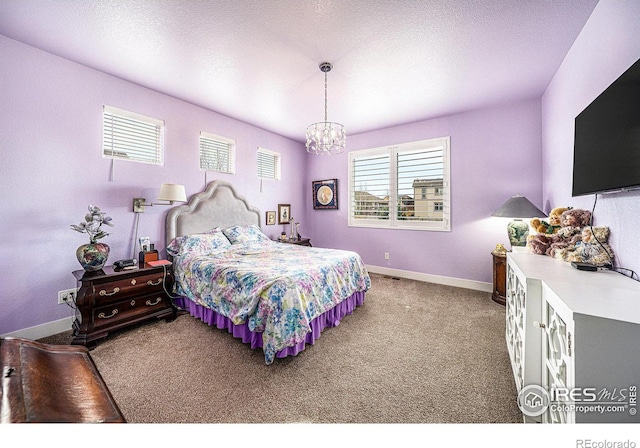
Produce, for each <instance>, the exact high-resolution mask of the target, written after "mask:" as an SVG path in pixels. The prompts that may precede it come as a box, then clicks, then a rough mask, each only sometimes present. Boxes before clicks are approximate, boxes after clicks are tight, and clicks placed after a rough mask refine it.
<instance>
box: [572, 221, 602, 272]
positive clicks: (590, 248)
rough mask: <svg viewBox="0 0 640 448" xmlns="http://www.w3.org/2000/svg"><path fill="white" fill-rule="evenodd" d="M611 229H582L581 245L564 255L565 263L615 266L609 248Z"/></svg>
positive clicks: (588, 227)
mask: <svg viewBox="0 0 640 448" xmlns="http://www.w3.org/2000/svg"><path fill="white" fill-rule="evenodd" d="M608 240H609V227H604V226H599V227H592V226H587V227H585V228H583V229H582V238H581V241H580V243H578V244H576V246H575V247H574V249H573V250H571V251H567V252H566V253H565V254H563V259H564V261H568V262H572V261H576V262H580V263H590V264H593V265H596V266H603V265H606V264H613V257H614V255H613V251H612V250H611V246H609V244H608V242H607V241H608Z"/></svg>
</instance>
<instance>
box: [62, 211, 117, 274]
mask: <svg viewBox="0 0 640 448" xmlns="http://www.w3.org/2000/svg"><path fill="white" fill-rule="evenodd" d="M103 224H104V225H107V226H110V227H113V224H112V223H111V217H110V216H107V214H106V213H105V212H103V211H101V210H100V208H98V207H96V206H95V205H91V204H89V213H87V214H86V215H85V216H84V222H81V223H80V224H78V225H75V224H71V229H73V230H75V231H76V232H80V233H86V234H88V235H89V244H83V245H82V246H80V247H78V249H77V250H76V257H77V258H78V262H80V265H81V266H82V267H83V268H84V270H85V271H99V270H100V269H102V268H103V267H104V265H105V263H106V262H107V259H108V258H109V246H107V245H106V244H104V243H99V242H98V240H99V239H101V238H104V237H105V236H107V235H109V234H108V233H107V232H105V231H104V230H103V229H102V225H103Z"/></svg>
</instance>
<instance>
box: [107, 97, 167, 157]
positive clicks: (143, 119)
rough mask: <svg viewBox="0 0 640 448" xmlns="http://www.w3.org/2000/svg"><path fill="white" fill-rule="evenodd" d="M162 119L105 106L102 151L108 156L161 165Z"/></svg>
mask: <svg viewBox="0 0 640 448" xmlns="http://www.w3.org/2000/svg"><path fill="white" fill-rule="evenodd" d="M163 134H164V121H162V120H159V119H157V118H152V117H147V116H145V115H141V114H138V113H135V112H130V111H127V110H124V109H118V108H116V107H112V106H104V108H103V114H102V155H103V156H104V157H108V158H111V159H121V160H129V161H134V162H143V163H153V164H156V165H162V164H163V161H164V157H163V156H164V154H163V153H164V135H163Z"/></svg>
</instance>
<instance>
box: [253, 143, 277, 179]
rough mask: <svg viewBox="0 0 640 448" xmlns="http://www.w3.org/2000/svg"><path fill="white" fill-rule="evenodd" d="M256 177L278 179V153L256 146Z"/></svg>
mask: <svg viewBox="0 0 640 448" xmlns="http://www.w3.org/2000/svg"><path fill="white" fill-rule="evenodd" d="M258 177H259V178H261V179H274V180H280V153H277V152H274V151H270V150H268V149H264V148H258Z"/></svg>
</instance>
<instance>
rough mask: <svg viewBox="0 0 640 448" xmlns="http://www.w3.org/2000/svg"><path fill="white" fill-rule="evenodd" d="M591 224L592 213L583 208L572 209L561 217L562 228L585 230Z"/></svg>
mask: <svg viewBox="0 0 640 448" xmlns="http://www.w3.org/2000/svg"><path fill="white" fill-rule="evenodd" d="M590 223H591V212H590V211H589V210H584V209H581V208H572V209H569V210H567V211H564V212H562V214H561V215H560V227H578V228H580V229H581V228H583V227H584V226H588V225H589V224H590Z"/></svg>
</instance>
